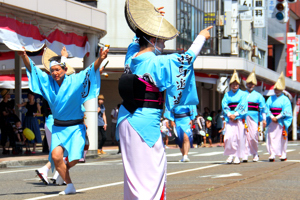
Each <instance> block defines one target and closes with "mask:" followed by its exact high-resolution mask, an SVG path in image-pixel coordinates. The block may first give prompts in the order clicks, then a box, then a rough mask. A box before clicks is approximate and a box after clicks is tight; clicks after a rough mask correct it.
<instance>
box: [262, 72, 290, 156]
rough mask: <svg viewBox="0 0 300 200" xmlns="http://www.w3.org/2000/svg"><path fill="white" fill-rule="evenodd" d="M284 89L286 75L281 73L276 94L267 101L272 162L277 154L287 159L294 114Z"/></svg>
mask: <svg viewBox="0 0 300 200" xmlns="http://www.w3.org/2000/svg"><path fill="white" fill-rule="evenodd" d="M284 89H285V77H284V75H283V73H281V74H280V76H279V78H278V80H277V82H276V83H275V85H274V90H275V95H273V96H270V97H269V98H268V100H267V102H266V107H267V126H268V136H267V142H266V143H267V150H268V152H269V154H270V157H269V161H270V162H273V161H274V160H275V156H279V159H280V160H281V161H285V160H286V159H287V156H286V149H287V142H288V137H287V133H288V129H289V127H290V125H291V123H292V120H293V116H292V105H291V101H290V100H289V98H288V97H286V96H285V95H284V94H283V90H284Z"/></svg>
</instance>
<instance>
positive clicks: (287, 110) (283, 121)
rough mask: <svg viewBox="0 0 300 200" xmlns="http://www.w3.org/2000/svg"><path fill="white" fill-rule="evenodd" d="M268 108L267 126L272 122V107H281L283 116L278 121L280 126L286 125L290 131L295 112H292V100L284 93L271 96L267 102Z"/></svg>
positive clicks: (286, 128)
mask: <svg viewBox="0 0 300 200" xmlns="http://www.w3.org/2000/svg"><path fill="white" fill-rule="evenodd" d="M266 108H267V126H268V125H269V124H270V123H271V121H272V119H271V117H273V116H272V113H271V110H270V109H271V108H281V109H282V110H281V112H280V114H281V115H282V117H281V118H280V119H278V123H279V124H280V126H284V127H285V130H286V131H288V128H289V127H290V125H291V124H292V120H293V113H292V105H291V101H290V100H289V98H288V97H286V96H285V95H284V94H281V95H280V96H279V97H277V96H276V95H273V96H270V97H269V98H268V100H267V102H266Z"/></svg>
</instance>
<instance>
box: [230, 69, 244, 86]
mask: <svg viewBox="0 0 300 200" xmlns="http://www.w3.org/2000/svg"><path fill="white" fill-rule="evenodd" d="M234 81H236V82H237V83H238V84H241V82H240V78H239V75H238V73H237V72H236V70H235V69H234V72H233V74H232V77H231V79H230V82H229V84H231V83H233V82H234Z"/></svg>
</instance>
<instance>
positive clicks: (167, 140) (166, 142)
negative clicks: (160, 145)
mask: <svg viewBox="0 0 300 200" xmlns="http://www.w3.org/2000/svg"><path fill="white" fill-rule="evenodd" d="M165 144H166V146H168V145H169V137H168V136H166V141H165Z"/></svg>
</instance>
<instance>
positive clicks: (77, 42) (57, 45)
mask: <svg viewBox="0 0 300 200" xmlns="http://www.w3.org/2000/svg"><path fill="white" fill-rule="evenodd" d="M0 43H3V44H5V45H6V46H7V47H8V48H9V49H11V50H13V51H20V50H22V47H23V46H24V47H25V49H26V50H27V51H30V52H36V51H39V50H40V49H41V48H43V46H44V45H45V44H46V45H47V46H48V47H49V48H50V49H52V50H53V51H54V52H55V53H57V54H58V55H59V54H60V51H61V49H62V47H63V46H65V47H66V49H67V51H68V52H69V54H70V55H69V56H72V57H79V58H83V57H84V56H85V55H87V56H88V53H89V52H90V45H89V42H88V38H87V36H80V35H77V34H75V33H64V32H63V31H61V30H59V29H55V30H54V31H53V32H51V33H50V34H49V35H48V36H46V35H42V34H41V33H40V30H39V28H38V27H37V26H34V25H32V24H26V23H22V22H20V21H18V20H16V19H12V18H9V17H5V16H0Z"/></svg>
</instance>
